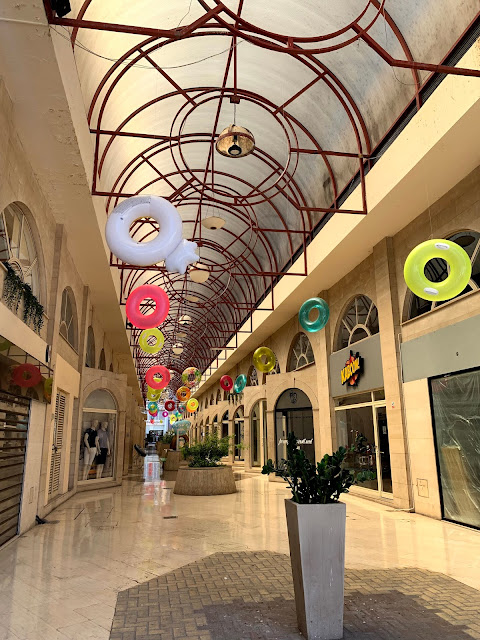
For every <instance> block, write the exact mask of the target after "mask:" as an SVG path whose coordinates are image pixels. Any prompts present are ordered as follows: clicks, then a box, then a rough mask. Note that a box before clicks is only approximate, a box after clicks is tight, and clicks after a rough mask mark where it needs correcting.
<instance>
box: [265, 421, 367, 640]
mask: <svg viewBox="0 0 480 640" xmlns="http://www.w3.org/2000/svg"><path fill="white" fill-rule="evenodd" d="M346 454H347V449H345V448H344V447H340V449H338V451H336V452H335V453H333V455H329V454H325V456H324V457H323V458H322V460H321V461H320V462H318V463H317V465H314V464H312V463H311V462H310V461H309V460H308V459H307V457H306V455H305V452H304V451H302V450H301V449H298V447H297V438H296V437H295V434H293V433H290V434H289V435H288V442H287V458H286V459H283V460H282V461H281V462H280V464H279V465H278V466H277V467H276V466H275V465H274V464H273V462H272V461H271V460H268V462H267V464H266V465H265V466H264V467H263V469H262V473H264V474H267V475H268V474H270V473H276V474H277V475H279V476H281V477H282V478H283V479H284V480H286V481H287V482H288V484H289V486H290V489H291V490H292V498H291V499H290V500H285V510H286V514H287V528H288V540H289V544H290V558H291V563H292V575H293V586H294V591H295V604H296V609H297V621H298V626H299V629H300V631H301V632H302V634H303V635H304V636H305V637H306V638H308V640H337V639H338V638H343V584H344V574H345V521H346V507H345V504H343V503H341V502H339V498H340V496H341V494H342V493H347V492H348V490H349V489H350V487H351V486H352V484H354V483H356V482H364V481H365V480H368V479H371V477H372V472H362V473H361V474H358V475H357V477H355V476H354V474H353V473H351V472H350V471H348V470H346V469H344V468H343V467H342V465H343V462H344V460H345V456H346Z"/></svg>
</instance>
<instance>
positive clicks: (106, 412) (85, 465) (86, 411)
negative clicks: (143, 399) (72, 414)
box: [79, 389, 117, 482]
mask: <svg viewBox="0 0 480 640" xmlns="http://www.w3.org/2000/svg"><path fill="white" fill-rule="evenodd" d="M116 428H117V404H116V402H115V399H114V397H113V396H112V394H111V393H110V392H109V391H107V390H106V389H96V390H95V391H92V393H90V394H89V396H88V398H87V399H86V400H85V403H84V406H83V416H82V432H81V441H80V463H79V481H81V482H84V481H88V480H93V479H96V480H100V479H103V478H112V477H114V475H115V469H114V458H115V453H116V448H115V445H116V442H115V434H116Z"/></svg>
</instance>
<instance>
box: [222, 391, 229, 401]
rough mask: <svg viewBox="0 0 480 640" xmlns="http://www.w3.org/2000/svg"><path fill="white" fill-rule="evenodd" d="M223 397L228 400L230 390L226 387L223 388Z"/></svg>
mask: <svg viewBox="0 0 480 640" xmlns="http://www.w3.org/2000/svg"><path fill="white" fill-rule="evenodd" d="M223 399H224V400H228V391H227V390H226V389H224V390H223Z"/></svg>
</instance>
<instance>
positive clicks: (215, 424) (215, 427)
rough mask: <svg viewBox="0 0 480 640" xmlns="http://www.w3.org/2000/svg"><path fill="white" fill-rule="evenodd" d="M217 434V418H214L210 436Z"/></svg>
mask: <svg viewBox="0 0 480 640" xmlns="http://www.w3.org/2000/svg"><path fill="white" fill-rule="evenodd" d="M213 433H218V416H215V417H214V419H213V422H212V434H213Z"/></svg>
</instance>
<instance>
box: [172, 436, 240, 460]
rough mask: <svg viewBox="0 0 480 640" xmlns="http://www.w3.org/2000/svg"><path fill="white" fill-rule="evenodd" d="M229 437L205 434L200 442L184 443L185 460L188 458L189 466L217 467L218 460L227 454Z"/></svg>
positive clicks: (229, 445)
mask: <svg viewBox="0 0 480 640" xmlns="http://www.w3.org/2000/svg"><path fill="white" fill-rule="evenodd" d="M230 440H231V439H230V438H229V437H228V436H227V437H225V438H219V437H218V435H217V433H213V434H212V435H208V436H205V438H204V439H203V441H202V442H197V443H196V444H192V445H190V446H188V445H185V446H184V447H183V449H182V451H183V455H184V457H185V459H186V460H189V464H188V466H189V467H218V466H220V460H221V459H222V458H224V457H225V456H228V454H229V452H230V449H231V444H230Z"/></svg>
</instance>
